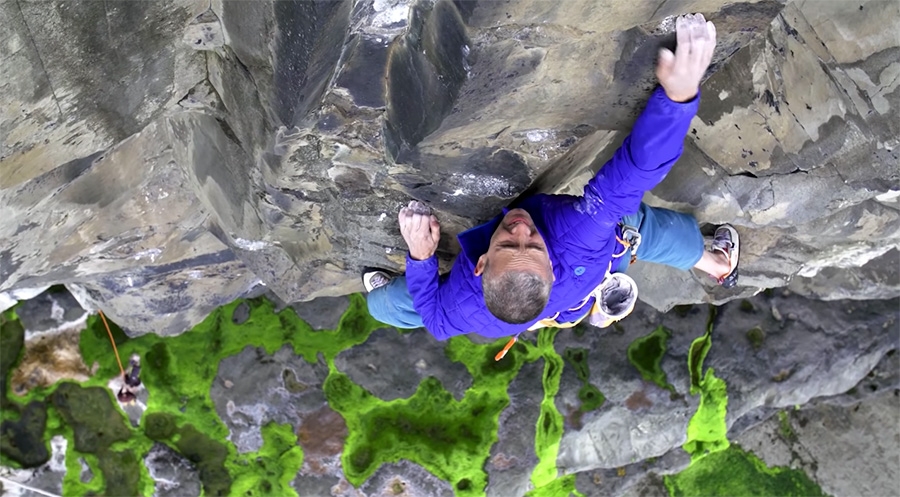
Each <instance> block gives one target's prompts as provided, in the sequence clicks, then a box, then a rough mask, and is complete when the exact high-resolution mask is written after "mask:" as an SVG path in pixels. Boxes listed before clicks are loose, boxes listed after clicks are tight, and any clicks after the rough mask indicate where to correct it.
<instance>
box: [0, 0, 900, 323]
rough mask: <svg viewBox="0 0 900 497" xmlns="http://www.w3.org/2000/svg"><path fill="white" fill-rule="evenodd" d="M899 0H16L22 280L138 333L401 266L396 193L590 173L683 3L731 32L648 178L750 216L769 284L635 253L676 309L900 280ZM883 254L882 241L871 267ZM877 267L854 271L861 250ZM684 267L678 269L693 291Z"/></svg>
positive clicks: (673, 195) (749, 244) (14, 82)
mask: <svg viewBox="0 0 900 497" xmlns="http://www.w3.org/2000/svg"><path fill="white" fill-rule="evenodd" d="M898 9H900V7H898V4H897V3H896V2H894V1H891V0H871V1H865V2H859V3H853V4H852V5H851V4H850V3H847V2H814V1H799V0H798V1H796V2H791V3H787V4H784V3H782V2H778V1H774V0H760V1H750V0H747V1H737V2H726V1H724V0H702V1H701V0H690V1H689V0H640V1H632V2H597V1H595V0H577V1H576V0H572V1H565V2H546V1H543V0H524V1H519V2H512V3H501V2H496V1H479V0H455V1H450V0H438V1H430V0H419V1H415V2H412V1H407V0H396V1H386V0H357V1H353V0H323V1H307V0H303V1H300V0H298V1H277V2H276V1H272V0H268V1H258V2H256V1H254V2H251V1H225V0H212V1H211V2H210V1H207V0H163V1H154V2H94V1H56V2H54V1H40V2H32V1H9V2H2V3H0V26H2V27H0V38H2V40H3V42H2V44H0V50H2V53H3V57H2V58H0V71H2V73H3V75H4V77H3V80H2V83H0V107H2V108H3V113H2V114H0V130H2V131H0V137H2V140H3V142H2V149H0V187H2V190H0V204H2V209H3V214H4V216H3V221H2V225H0V237H2V239H3V240H4V241H5V242H4V244H3V247H2V249H0V291H2V292H7V294H5V295H4V297H7V298H9V297H12V298H15V297H16V296H17V295H23V294H27V293H28V292H27V290H29V289H36V288H37V289H41V288H44V287H47V286H49V285H52V284H59V283H62V284H65V285H67V286H68V287H69V288H70V289H71V290H72V291H73V292H74V293H76V294H77V295H79V299H80V301H81V302H82V303H83V305H85V306H89V307H95V308H102V309H104V310H105V311H106V312H107V313H108V314H109V315H110V316H111V317H112V318H114V319H115V320H116V321H117V322H119V323H120V324H122V325H123V327H124V328H125V329H126V331H127V332H128V333H129V334H130V335H141V334H144V333H148V332H155V333H160V334H164V335H169V334H177V333H181V332H183V331H184V330H186V329H188V328H189V327H190V326H192V325H193V324H195V323H197V322H198V321H199V320H200V319H202V317H203V316H205V315H206V314H207V313H209V312H210V311H211V310H212V309H213V308H215V307H217V306H219V305H221V304H223V303H225V302H229V301H231V300H233V299H234V298H235V297H237V296H239V295H242V294H244V293H245V292H246V291H247V290H248V289H250V288H251V287H254V286H257V285H260V284H262V285H265V286H266V287H268V288H269V289H271V290H272V291H273V292H274V293H275V294H276V295H277V296H278V297H279V298H280V299H281V300H283V301H285V302H294V301H302V300H309V299H312V298H315V297H320V296H328V295H341V294H346V293H350V292H352V291H355V290H357V289H358V285H359V284H358V281H357V277H356V276H357V272H358V270H359V268H361V267H362V266H385V267H390V268H395V269H400V267H401V266H402V261H403V259H402V256H403V252H404V246H403V241H402V239H401V238H400V236H399V233H398V230H397V226H396V221H395V213H396V211H397V209H398V208H399V207H400V206H401V205H403V204H404V203H405V202H406V201H408V199H409V198H410V197H413V198H417V199H420V200H424V201H426V202H428V203H430V204H431V205H432V206H433V207H434V208H435V209H436V210H437V213H438V215H439V217H440V218H441V220H442V222H443V223H444V227H445V229H444V232H445V233H446V234H447V236H445V239H444V241H443V245H442V247H441V256H442V258H443V259H444V261H445V263H449V262H450V261H451V260H452V257H453V255H454V253H455V252H456V250H457V248H456V246H455V241H454V238H453V235H454V234H455V233H457V232H459V231H460V230H462V229H464V228H467V227H469V226H472V225H474V224H475V223H478V222H480V221H483V220H486V219H488V218H490V217H491V216H492V215H493V214H494V213H495V212H496V210H497V209H498V208H499V207H500V206H502V205H504V204H506V203H508V202H509V201H511V200H512V199H514V198H515V197H516V196H518V195H520V194H522V193H523V192H526V191H529V190H542V191H551V192H570V191H578V190H579V189H580V188H581V185H582V184H583V183H584V182H585V181H586V179H587V178H588V177H589V176H590V175H591V174H592V173H593V172H594V171H596V170H597V169H598V168H599V167H600V166H601V165H602V164H603V162H604V161H605V158H607V157H608V156H609V155H610V154H611V152H612V151H613V150H614V149H615V147H616V146H617V144H618V143H619V142H620V141H621V140H622V139H623V137H624V136H625V134H626V133H627V131H628V129H629V127H630V124H631V122H632V120H633V119H634V118H635V116H636V114H637V113H638V112H639V111H640V109H641V107H642V105H643V102H644V100H645V99H646V97H647V95H648V93H649V91H650V89H651V88H652V86H653V78H652V73H653V68H652V66H653V62H654V57H655V53H656V49H657V47H658V46H659V45H660V44H666V43H671V42H672V33H671V30H672V22H671V20H672V16H673V15H676V14H679V13H683V12H689V11H700V12H703V13H704V14H705V15H706V16H707V17H708V18H709V19H711V20H713V21H714V22H716V24H717V26H718V32H719V36H720V43H719V46H718V49H717V52H716V56H715V60H714V65H713V68H712V69H711V71H710V75H709V78H708V80H707V81H706V82H705V83H704V85H703V88H702V91H703V100H702V104H701V108H700V112H699V115H698V116H697V117H696V119H695V121H694V126H693V129H692V130H691V132H690V134H689V136H688V138H687V141H686V148H685V154H684V157H683V158H682V159H681V161H680V162H679V164H677V165H676V166H675V169H674V171H673V172H672V174H670V175H669V177H668V179H667V180H666V181H665V182H664V183H663V184H662V185H660V186H659V188H657V189H656V190H654V191H653V192H650V193H649V194H648V195H647V198H646V200H647V201H648V202H650V203H652V204H655V205H663V206H673V207H676V208H678V209H682V210H686V211H690V212H693V213H694V214H695V215H696V216H697V218H698V220H699V221H701V222H704V223H717V222H722V221H729V222H732V223H734V224H735V225H737V226H738V229H739V230H740V231H741V233H742V235H743V238H744V240H745V242H744V253H743V262H742V265H743V269H742V281H741V284H742V286H741V287H740V288H739V289H737V290H733V291H728V292H726V291H723V290H721V289H718V288H712V287H711V286H710V285H708V284H706V282H705V281H703V280H701V279H700V278H697V277H695V276H693V275H691V274H688V273H678V272H674V271H670V270H667V269H666V268H661V267H651V266H643V267H638V268H636V269H635V274H636V275H637V279H638V281H639V283H640V284H641V288H642V290H641V295H642V297H643V298H644V299H645V300H646V301H647V302H648V303H650V304H651V305H653V306H655V307H657V308H660V309H666V308H669V307H671V306H672V305H674V304H677V303H688V302H704V301H710V302H722V301H726V300H728V299H732V298H736V297H741V296H746V295H749V294H753V293H755V292H757V291H758V290H759V289H760V288H767V287H777V286H784V285H788V284H791V286H792V288H794V289H795V290H796V291H800V292H804V293H807V294H810V295H814V296H816V297H819V298H824V299H828V298H844V297H847V296H848V294H851V295H849V296H850V297H852V298H865V297H867V296H869V297H873V298H886V297H890V296H896V295H897V294H898V287H900V285H898V282H897V273H896V271H895V272H893V273H889V274H888V276H887V277H885V276H883V275H882V272H881V271H872V270H870V269H867V268H868V267H869V266H868V265H867V264H869V263H870V264H874V265H878V266H879V267H888V268H891V267H894V268H895V267H896V263H897V251H896V250H894V251H891V250H890V249H891V248H892V247H896V246H897V244H898V240H900V214H898V200H900V166H898V162H900V161H898V151H897V147H898V145H900V143H898V139H897V137H898V136H900V119H898V113H897V110H898V107H900V91H898V89H897V88H898V84H900V78H898V75H900V61H898V56H900V42H898V39H897V37H896V33H897V32H898V31H900V15H898ZM870 261H871V262H870ZM844 267H862V269H861V270H860V271H858V272H851V273H847V274H851V275H853V276H849V277H832V276H829V275H830V274H832V273H831V271H832V270H833V269H834V268H844ZM671 288H679V291H678V292H672V291H671V290H670V289H671Z"/></svg>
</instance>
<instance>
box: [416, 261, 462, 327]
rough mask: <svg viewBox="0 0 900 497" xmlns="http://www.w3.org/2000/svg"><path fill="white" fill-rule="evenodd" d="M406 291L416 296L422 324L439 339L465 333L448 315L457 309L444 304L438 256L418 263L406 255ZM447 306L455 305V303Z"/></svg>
mask: <svg viewBox="0 0 900 497" xmlns="http://www.w3.org/2000/svg"><path fill="white" fill-rule="evenodd" d="M444 286H446V285H444ZM406 288H407V290H409V294H410V295H412V298H413V307H414V308H415V309H416V312H418V313H419V316H421V317H422V323H423V324H424V325H425V328H426V329H427V330H428V331H429V332H430V333H431V334H432V335H434V337H435V338H437V339H438V340H446V339H448V338H450V337H451V336H454V335H462V334H463V333H465V332H464V331H462V330H459V329H457V328H456V327H455V326H453V325H452V324H451V322H450V318H449V316H448V315H447V311H448V310H450V309H454V308H455V307H456V306H452V305H451V306H448V305H444V304H445V302H444V300H445V299H444V298H443V293H444V292H442V285H441V282H440V278H439V276H438V261H437V256H434V255H433V256H431V257H429V258H428V259H425V260H424V261H417V260H415V259H412V258H410V257H409V254H407V255H406ZM443 290H446V289H443ZM447 303H448V304H449V303H452V300H450V301H448V302H447Z"/></svg>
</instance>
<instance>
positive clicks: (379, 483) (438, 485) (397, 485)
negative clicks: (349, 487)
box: [359, 461, 454, 497]
mask: <svg viewBox="0 0 900 497" xmlns="http://www.w3.org/2000/svg"><path fill="white" fill-rule="evenodd" d="M359 491H360V492H362V494H363V495H365V496H367V497H380V496H393V495H397V496H402V497H413V496H420V495H421V496H422V497H450V496H452V495H454V493H453V489H452V488H451V487H450V484H449V483H447V482H445V481H443V480H440V479H438V478H437V477H436V476H434V475H432V474H431V473H429V472H428V471H426V470H425V469H424V468H423V467H421V466H419V465H418V464H414V463H411V462H409V461H400V462H397V463H392V464H383V465H382V466H381V467H380V468H378V470H376V471H375V474H373V475H372V476H371V477H370V478H369V479H368V480H366V482H365V483H363V485H362V486H361V487H360V488H359Z"/></svg>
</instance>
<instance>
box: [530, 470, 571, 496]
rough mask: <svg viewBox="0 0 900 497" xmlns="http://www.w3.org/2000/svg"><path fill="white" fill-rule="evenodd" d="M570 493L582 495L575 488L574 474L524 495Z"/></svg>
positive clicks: (564, 494) (565, 494)
mask: <svg viewBox="0 0 900 497" xmlns="http://www.w3.org/2000/svg"><path fill="white" fill-rule="evenodd" d="M572 495H574V496H575V497H584V494H583V493H581V492H579V491H578V489H577V488H575V475H566V476H563V477H560V478H557V479H555V480H553V481H551V482H550V483H547V484H546V485H544V486H542V487H538V488H535V489H533V490H531V491H529V492H528V493H526V494H525V497H567V496H572Z"/></svg>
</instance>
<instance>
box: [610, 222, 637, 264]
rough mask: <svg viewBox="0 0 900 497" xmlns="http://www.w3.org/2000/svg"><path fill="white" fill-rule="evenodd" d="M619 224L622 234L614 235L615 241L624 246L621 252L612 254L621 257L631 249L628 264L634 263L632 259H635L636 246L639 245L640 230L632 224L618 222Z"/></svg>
mask: <svg viewBox="0 0 900 497" xmlns="http://www.w3.org/2000/svg"><path fill="white" fill-rule="evenodd" d="M619 226H621V227H622V236H621V237H619V235H616V241H617V242H619V243H621V244H622V246H623V247H624V248H623V249H622V252H620V253H618V254H613V257H622V256H623V255H625V253H626V252H628V250H629V249H631V261H630V262H629V264H634V261H636V260H637V251H638V247H640V246H641V232H640V231H638V229H637V228H635V227H634V226H629V225H627V224H620V225H619Z"/></svg>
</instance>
